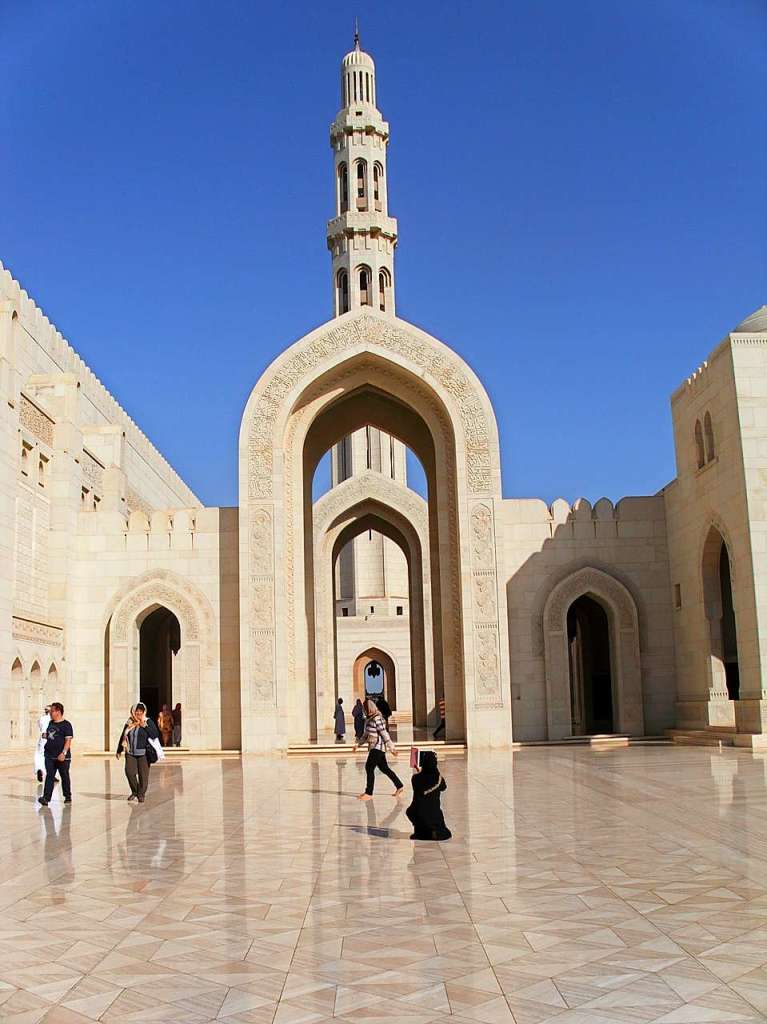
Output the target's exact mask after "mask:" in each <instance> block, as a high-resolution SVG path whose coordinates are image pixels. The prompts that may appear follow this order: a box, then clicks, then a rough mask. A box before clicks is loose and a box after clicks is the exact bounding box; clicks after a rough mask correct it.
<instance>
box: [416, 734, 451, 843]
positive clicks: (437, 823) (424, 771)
mask: <svg viewBox="0 0 767 1024" xmlns="http://www.w3.org/2000/svg"><path fill="white" fill-rule="evenodd" d="M411 781H412V785H413V802H412V803H411V804H410V806H409V807H408V809H407V810H406V811H405V814H407V816H408V818H410V820H411V822H412V823H413V834H412V836H411V837H410V838H411V839H427V840H431V841H432V842H441V841H442V840H443V839H450V837H451V836H452V832H451V831H450V829H449V828H448V827H447V825H446V824H445V816H444V815H443V813H442V807H441V806H440V794H441V793H444V792H445V790H446V789H447V783H446V782H445V780H444V779H443V778H442V775H441V774H440V771H439V768H438V767H437V755H436V754H435V753H434V751H433V750H422V751H421V754H420V757H419V766H418V768H416V774H415V775H414V776H413V778H412V780H411Z"/></svg>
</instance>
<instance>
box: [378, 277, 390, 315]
mask: <svg viewBox="0 0 767 1024" xmlns="http://www.w3.org/2000/svg"><path fill="white" fill-rule="evenodd" d="M390 284H391V278H390V277H389V272H388V270H380V271H379V272H378V308H379V309H380V310H382V311H383V312H384V313H385V312H386V310H387V308H388V306H389V286H390Z"/></svg>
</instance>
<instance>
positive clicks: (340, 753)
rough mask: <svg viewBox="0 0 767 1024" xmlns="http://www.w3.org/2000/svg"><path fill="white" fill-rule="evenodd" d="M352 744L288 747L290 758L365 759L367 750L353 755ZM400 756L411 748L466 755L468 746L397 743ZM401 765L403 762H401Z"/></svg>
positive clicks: (443, 742)
mask: <svg viewBox="0 0 767 1024" xmlns="http://www.w3.org/2000/svg"><path fill="white" fill-rule="evenodd" d="M352 746H353V744H352V743H291V744H290V746H289V747H288V756H289V757H297V756H302V757H313V756H315V755H319V754H335V756H336V757H350V756H355V757H356V756H359V757H364V755H365V753H366V750H365V748H364V747H359V748H358V750H357V754H355V755H352ZM394 747H395V749H396V751H397V753H398V754H401V753H407V752H409V751H410V748H411V747H418V749H419V750H434V751H436V752H437V753H438V754H465V753H466V744H465V743H464V742H463V741H458V742H455V741H453V740H450V741H448V742H446V741H445V740H415V741H414V742H413V743H395V744H394ZM400 763H401V762H400Z"/></svg>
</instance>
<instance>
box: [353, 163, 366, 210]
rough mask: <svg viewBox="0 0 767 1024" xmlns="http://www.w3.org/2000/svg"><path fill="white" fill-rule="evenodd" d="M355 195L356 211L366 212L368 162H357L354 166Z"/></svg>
mask: <svg viewBox="0 0 767 1024" xmlns="http://www.w3.org/2000/svg"><path fill="white" fill-rule="evenodd" d="M354 177H355V182H356V184H355V195H356V197H357V209H358V210H362V211H364V210H367V208H368V162H367V160H357V161H355V164H354Z"/></svg>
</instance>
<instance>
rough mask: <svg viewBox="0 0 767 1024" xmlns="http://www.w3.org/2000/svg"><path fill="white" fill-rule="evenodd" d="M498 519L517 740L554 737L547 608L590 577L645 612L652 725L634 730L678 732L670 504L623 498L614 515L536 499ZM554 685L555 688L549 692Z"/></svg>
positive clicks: (646, 702) (644, 662) (601, 508)
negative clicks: (572, 582)
mask: <svg viewBox="0 0 767 1024" xmlns="http://www.w3.org/2000/svg"><path fill="white" fill-rule="evenodd" d="M499 519H500V520H501V524H502V530H501V531H500V533H501V537H502V539H503V548H502V550H503V560H504V578H505V580H506V581H507V582H506V592H507V601H508V615H509V631H508V642H509V658H510V664H511V687H512V723H513V733H514V739H515V740H540V739H546V738H549V732H550V712H551V709H550V708H548V707H547V664H546V657H545V636H544V608H545V606H546V601H547V599H548V597H549V596H550V594H551V593H552V591H553V590H554V588H555V587H556V586H557V585H558V584H561V583H562V582H563V581H565V580H567V579H568V578H569V577H571V576H573V575H574V574H576V573H578V572H579V570H583V569H585V568H592V569H596V570H598V571H599V572H601V573H604V574H606V575H607V576H608V577H612V578H614V579H615V580H616V581H618V582H619V583H620V584H621V586H622V587H624V588H625V589H626V590H627V591H628V592H629V594H630V595H631V599H632V600H633V603H634V604H635V606H636V610H637V613H638V624H639V626H638V629H639V636H638V657H637V661H638V662H639V664H641V689H642V694H643V699H642V704H643V709H642V710H643V719H644V721H643V724H640V725H639V726H637V727H636V728H632V729H629V730H627V731H639V732H641V731H644V732H645V733H647V734H658V733H660V732H662V730H663V729H664V728H667V727H670V726H671V725H673V722H674V696H675V686H674V649H673V636H672V628H671V614H672V612H671V590H670V585H669V569H668V552H667V543H666V528H665V510H664V505H663V498H662V496H656V497H643V498H624V499H623V500H622V501H620V502H618V504H617V505H616V506H613V505H612V503H611V502H610V501H608V500H607V499H602V500H601V501H599V502H597V503H596V505H595V506H594V507H593V508H592V506H591V505H590V504H589V502H587V501H585V500H584V499H580V500H579V501H577V502H575V504H574V505H573V506H572V508H571V507H570V506H569V505H568V504H567V502H565V501H561V500H559V501H556V502H554V504H553V505H552V506H551V508H549V507H547V506H546V504H545V503H544V502H542V501H539V500H535V499H525V500H506V501H504V502H503V503H502V504H501V506H500V515H499ZM579 592H581V591H578V590H576V591H575V592H574V593H573V594H572V595H571V599H572V600H574V599H575V597H577V596H578V594H579ZM582 592H584V593H589V592H590V591H589V590H588V588H586V589H583V590H582ZM597 596H598V597H600V596H601V595H600V594H598V595H597ZM618 629H619V627H618ZM629 640H630V641H631V643H632V644H633V640H631V638H630V637H629ZM614 668H615V665H613V669H614ZM549 675H551V668H550V667H549ZM555 682H559V681H558V680H553V679H551V678H549V679H548V684H549V686H551V685H553V684H554V683H555ZM613 682H614V685H615V679H614V681H613ZM617 731H623V730H620V729H618V730H617ZM551 738H559V737H551Z"/></svg>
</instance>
